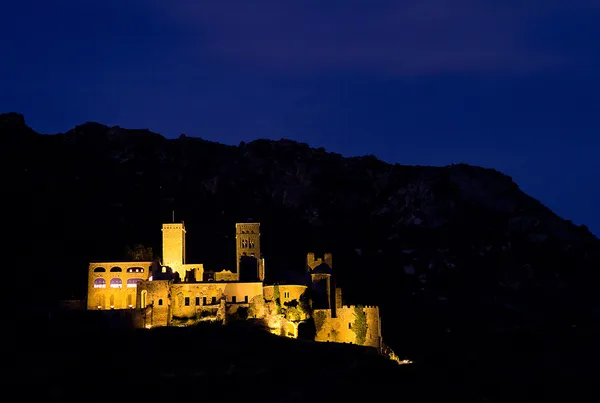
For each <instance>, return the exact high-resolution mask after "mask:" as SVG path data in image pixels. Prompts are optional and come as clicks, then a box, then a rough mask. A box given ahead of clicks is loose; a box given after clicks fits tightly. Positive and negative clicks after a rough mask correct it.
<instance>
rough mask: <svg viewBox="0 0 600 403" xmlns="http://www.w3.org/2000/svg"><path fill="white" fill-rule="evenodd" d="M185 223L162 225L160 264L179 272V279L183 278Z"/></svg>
mask: <svg viewBox="0 0 600 403" xmlns="http://www.w3.org/2000/svg"><path fill="white" fill-rule="evenodd" d="M185 233H186V231H185V225H184V224H183V222H181V223H168V224H163V225H162V240H163V242H162V248H163V249H162V264H163V266H169V267H170V268H171V269H173V271H175V272H177V273H178V274H179V277H180V278H181V280H183V279H184V278H185V274H186V273H185V268H184V265H185Z"/></svg>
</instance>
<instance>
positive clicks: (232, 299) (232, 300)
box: [231, 295, 236, 304]
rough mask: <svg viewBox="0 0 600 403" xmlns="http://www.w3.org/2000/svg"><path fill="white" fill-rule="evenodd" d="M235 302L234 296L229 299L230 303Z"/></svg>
mask: <svg viewBox="0 0 600 403" xmlns="http://www.w3.org/2000/svg"><path fill="white" fill-rule="evenodd" d="M235 300H236V298H235V295H234V296H233V297H231V302H233V303H234V304H235V302H236V301H235Z"/></svg>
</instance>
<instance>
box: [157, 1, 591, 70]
mask: <svg viewBox="0 0 600 403" xmlns="http://www.w3.org/2000/svg"><path fill="white" fill-rule="evenodd" d="M155 1H157V2H158V0H155ZM567 3H568V5H565V4H567ZM156 4H158V3H155V5H156ZM160 4H163V5H160V6H158V7H157V9H158V10H160V12H161V13H164V15H165V16H167V17H169V18H174V19H175V21H177V23H179V24H183V26H185V27H186V28H187V29H189V32H190V33H191V35H193V37H194V38H195V39H196V41H195V46H196V48H195V50H194V52H197V53H198V54H202V55H203V57H213V58H214V57H216V58H218V59H220V60H225V61H228V62H231V63H237V64H243V65H244V66H253V67H256V68H260V69H267V70H271V71H279V72H287V73H306V72H315V71H328V70H336V71H337V70H339V69H352V70H365V71H373V70H376V71H380V72H383V73H386V74H391V75H403V76H406V75H427V74H439V73H484V74H485V73H509V74H510V73H517V74H519V73H530V72H538V71H548V70H554V69H557V68H561V67H564V66H565V65H568V64H570V63H573V62H574V59H573V58H574V57H575V56H574V55H573V53H572V52H571V53H569V52H568V51H563V50H564V49H557V48H554V47H552V46H549V45H548V44H547V43H544V40H545V38H544V35H545V33H547V32H549V30H551V29H552V28H551V26H552V24H553V23H556V20H555V19H556V18H557V17H560V16H563V17H564V19H565V20H564V21H567V22H566V23H575V22H576V19H577V17H578V16H579V15H583V14H584V13H587V14H589V13H593V14H595V15H599V14H600V7H599V6H598V5H597V4H596V2H595V1H589V0H580V1H577V0H573V1H571V2H564V1H558V0H546V1H544V2H539V1H534V0H503V1H496V0H448V1H446V0H407V1H398V0H396V1H387V0H386V1H378V0H364V1H354V0H343V1H334V0H330V1H321V0H305V1H301V0H285V1H282V0H254V1H248V0H215V1H210V2H207V1H201V0H197V1H193V0H170V1H169V2H161V3H160ZM560 23H561V24H562V23H564V22H560Z"/></svg>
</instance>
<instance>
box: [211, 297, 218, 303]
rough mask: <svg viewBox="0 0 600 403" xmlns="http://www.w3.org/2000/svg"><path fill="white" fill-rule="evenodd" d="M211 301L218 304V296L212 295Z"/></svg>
mask: <svg viewBox="0 0 600 403" xmlns="http://www.w3.org/2000/svg"><path fill="white" fill-rule="evenodd" d="M210 303H211V304H213V305H214V304H216V303H217V297H212V298H211V299H210Z"/></svg>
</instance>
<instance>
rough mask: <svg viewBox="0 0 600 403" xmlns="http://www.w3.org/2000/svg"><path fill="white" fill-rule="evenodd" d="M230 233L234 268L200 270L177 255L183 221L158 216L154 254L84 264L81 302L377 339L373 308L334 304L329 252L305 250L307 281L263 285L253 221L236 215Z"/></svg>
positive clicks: (337, 294) (149, 323)
mask: <svg viewBox="0 0 600 403" xmlns="http://www.w3.org/2000/svg"><path fill="white" fill-rule="evenodd" d="M235 234H236V256H237V265H236V268H235V271H231V270H223V271H220V272H212V271H206V272H205V270H204V265H203V264H189V263H187V262H186V260H185V254H186V242H185V237H186V229H185V226H184V223H183V222H182V223H168V224H163V225H162V259H157V260H155V261H131V262H92V263H90V264H89V267H88V273H89V276H88V295H87V309H88V310H118V309H129V310H131V311H132V313H133V317H134V318H135V324H136V326H139V327H146V328H149V327H155V326H187V325H191V324H195V323H198V322H200V321H218V322H226V321H228V320H231V319H232V318H235V319H262V320H264V321H265V323H266V324H267V325H268V327H269V329H270V330H271V331H272V332H273V333H275V334H278V335H281V336H286V337H294V338H296V337H299V335H300V333H301V331H302V329H303V328H308V327H309V323H310V322H312V323H313V325H314V331H313V334H312V338H313V339H314V340H316V341H331V342H343V343H354V344H361V345H365V346H371V347H376V348H381V347H382V343H381V326H380V317H379V308H378V307H362V306H361V307H356V306H344V305H342V290H341V289H340V288H339V287H336V286H335V282H334V279H333V276H332V273H333V262H332V256H331V254H330V253H326V254H325V255H324V256H323V257H318V258H316V257H315V255H314V253H308V254H307V259H306V269H307V274H308V275H309V277H310V280H309V281H308V282H307V284H274V285H266V284H264V279H265V260H264V258H263V257H262V255H261V249H260V224H259V223H238V224H236V226H235ZM307 290H309V291H310V293H307ZM309 294H310V298H309V297H308V295H309ZM357 327H360V328H361V329H362V330H361V331H358V330H357Z"/></svg>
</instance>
